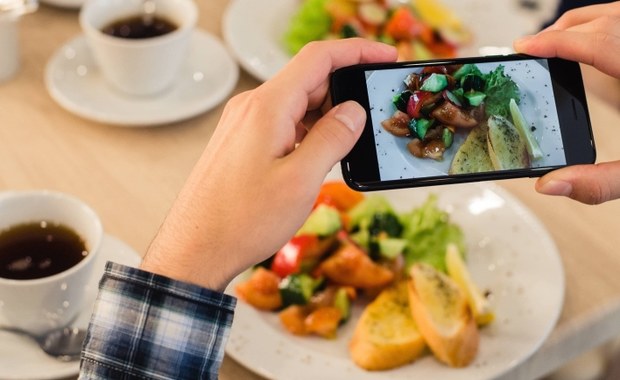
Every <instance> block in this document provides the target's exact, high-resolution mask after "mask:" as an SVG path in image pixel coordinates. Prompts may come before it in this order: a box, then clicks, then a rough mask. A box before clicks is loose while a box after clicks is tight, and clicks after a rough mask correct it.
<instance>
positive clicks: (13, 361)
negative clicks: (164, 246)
mask: <svg viewBox="0 0 620 380" xmlns="http://www.w3.org/2000/svg"><path fill="white" fill-rule="evenodd" d="M140 260H141V258H140V255H138V253H137V252H136V251H134V250H133V249H132V248H131V247H129V246H128V245H127V244H125V243H124V242H122V241H120V240H118V239H117V238H115V237H112V236H109V235H106V236H105V237H104V239H103V244H102V246H101V252H99V257H97V262H96V263H95V269H94V271H93V275H92V277H91V280H90V282H89V284H88V286H87V288H86V293H87V296H88V298H89V299H90V300H91V301H90V302H89V303H88V307H85V308H84V311H83V312H82V313H80V315H79V316H78V317H77V320H76V322H75V324H74V325H75V326H76V327H84V328H86V327H87V326H88V322H89V320H90V314H91V311H92V307H93V303H94V301H95V298H96V297H97V291H98V287H99V280H100V279H101V276H102V275H103V270H104V267H105V263H106V261H114V262H117V263H120V264H125V265H129V266H137V265H138V264H139V263H140ZM79 366H80V363H79V361H75V362H69V363H65V362H61V361H58V360H56V359H53V358H51V357H49V356H47V355H46V354H45V353H44V352H43V351H41V349H40V348H39V346H37V344H36V343H35V342H34V341H31V340H30V339H28V338H25V337H23V336H19V335H15V334H11V333H8V332H3V331H0V379H3V380H25V379H39V380H45V379H58V378H63V377H68V376H75V375H76V374H77V373H78V372H79Z"/></svg>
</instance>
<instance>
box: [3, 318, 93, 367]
mask: <svg viewBox="0 0 620 380" xmlns="http://www.w3.org/2000/svg"><path fill="white" fill-rule="evenodd" d="M0 330H2V331H8V332H11V333H15V334H19V335H23V336H27V337H29V338H30V339H32V340H34V341H35V342H37V344H38V345H39V347H41V349H42V350H43V351H44V352H45V353H46V354H48V355H49V356H52V357H54V358H56V359H58V360H60V361H63V362H70V361H74V360H78V359H79V358H80V352H81V351H82V342H84V337H85V336H86V330H84V329H79V328H77V327H64V328H60V329H57V330H53V331H51V332H49V333H47V334H45V335H42V336H33V335H31V334H29V333H27V332H25V331H22V330H18V329H13V328H5V327H2V328H0Z"/></svg>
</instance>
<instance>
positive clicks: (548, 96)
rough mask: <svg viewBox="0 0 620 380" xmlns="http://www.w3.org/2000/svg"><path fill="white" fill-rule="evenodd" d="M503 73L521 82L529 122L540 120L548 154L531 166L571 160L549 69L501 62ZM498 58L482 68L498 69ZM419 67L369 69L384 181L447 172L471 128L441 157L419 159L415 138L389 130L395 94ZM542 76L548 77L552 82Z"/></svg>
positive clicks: (542, 143) (462, 131) (541, 139)
mask: <svg viewBox="0 0 620 380" xmlns="http://www.w3.org/2000/svg"><path fill="white" fill-rule="evenodd" d="M500 64H501V65H503V66H504V72H505V73H506V74H507V75H509V76H510V77H511V78H512V80H513V81H514V82H515V83H516V84H517V86H518V87H519V91H520V92H521V100H520V104H519V109H520V110H521V112H522V113H523V117H524V118H525V120H526V121H527V122H528V123H529V124H530V125H535V126H536V130H535V131H534V132H533V135H534V137H535V138H536V140H537V141H538V143H539V145H540V149H541V151H542V152H543V157H542V158H541V159H539V160H536V161H533V162H532V163H531V166H532V167H534V168H537V167H552V166H559V165H563V164H566V156H565V154H564V149H563V144H562V135H561V133H560V129H559V125H560V122H559V120H558V112H557V110H556V106H555V98H554V96H553V88H552V86H551V79H550V76H549V70H548V69H547V68H546V67H544V66H542V64H539V63H538V62H536V61H512V62H508V61H507V62H501V63H500ZM498 65H499V64H498V63H479V64H478V65H477V66H478V67H479V68H480V70H481V71H482V72H483V73H487V72H490V71H492V70H494V69H495V68H496V67H497V66H498ZM417 71H419V69H415V70H414V69H412V68H404V69H398V70H394V71H378V72H372V73H368V74H367V75H368V76H369V77H368V79H367V85H368V91H369V96H368V100H369V104H370V115H371V118H372V125H373V129H374V136H375V143H376V147H377V159H378V161H379V168H380V172H381V179H382V180H398V179H402V178H413V177H432V176H442V175H447V174H448V170H449V168H450V165H451V164H452V159H453V158H454V154H455V153H456V152H457V151H458V149H459V146H460V145H461V144H462V143H463V141H465V138H466V137H467V134H468V133H469V131H470V130H467V129H462V128H460V129H458V131H457V133H456V134H455V136H454V143H453V144H452V146H451V147H450V149H448V150H446V152H445V153H444V156H443V160H442V161H435V160H432V159H427V158H417V157H415V156H413V155H412V154H411V153H410V152H409V150H408V149H407V144H408V143H409V142H410V141H411V138H410V137H397V136H394V135H392V134H390V133H389V132H386V131H385V130H384V129H383V127H382V126H381V122H382V121H383V120H386V119H388V118H390V117H391V116H392V114H393V113H394V106H393V105H392V97H393V96H394V95H395V94H399V93H400V92H402V91H403V90H404V89H405V85H404V84H403V80H404V79H405V77H406V76H407V75H408V74H409V73H412V72H417ZM543 78H549V79H548V81H547V82H545V81H544V80H543Z"/></svg>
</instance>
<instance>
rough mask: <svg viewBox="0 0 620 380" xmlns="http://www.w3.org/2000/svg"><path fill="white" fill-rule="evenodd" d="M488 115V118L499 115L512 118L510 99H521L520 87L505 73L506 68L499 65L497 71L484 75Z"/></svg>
mask: <svg viewBox="0 0 620 380" xmlns="http://www.w3.org/2000/svg"><path fill="white" fill-rule="evenodd" d="M484 80H485V83H486V84H485V89H484V93H485V94H486V95H487V97H486V98H485V104H486V108H485V109H486V113H487V115H488V116H491V115H498V116H502V117H504V118H506V119H509V118H510V107H509V104H510V99H516V101H517V103H519V100H520V99H521V95H520V92H519V87H518V86H517V84H516V83H515V82H514V81H513V80H512V79H511V78H510V76H508V75H506V74H505V73H504V66H503V65H499V66H497V67H496V68H495V70H493V71H491V72H489V73H487V74H485V75H484Z"/></svg>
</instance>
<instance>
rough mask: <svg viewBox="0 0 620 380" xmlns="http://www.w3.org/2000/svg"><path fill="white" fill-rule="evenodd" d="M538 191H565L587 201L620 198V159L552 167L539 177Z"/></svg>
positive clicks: (563, 193) (551, 193) (572, 196)
mask: <svg viewBox="0 0 620 380" xmlns="http://www.w3.org/2000/svg"><path fill="white" fill-rule="evenodd" d="M536 191H538V192H539V193H542V194H547V195H562V196H567V197H570V198H572V199H574V200H577V201H579V202H582V203H586V204H600V203H604V202H607V201H610V200H613V199H617V198H620V161H615V162H605V163H601V164H595V165H576V166H569V167H566V168H562V169H558V170H555V171H552V172H551V173H549V174H546V175H545V176H543V177H541V178H540V179H538V181H537V182H536Z"/></svg>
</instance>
